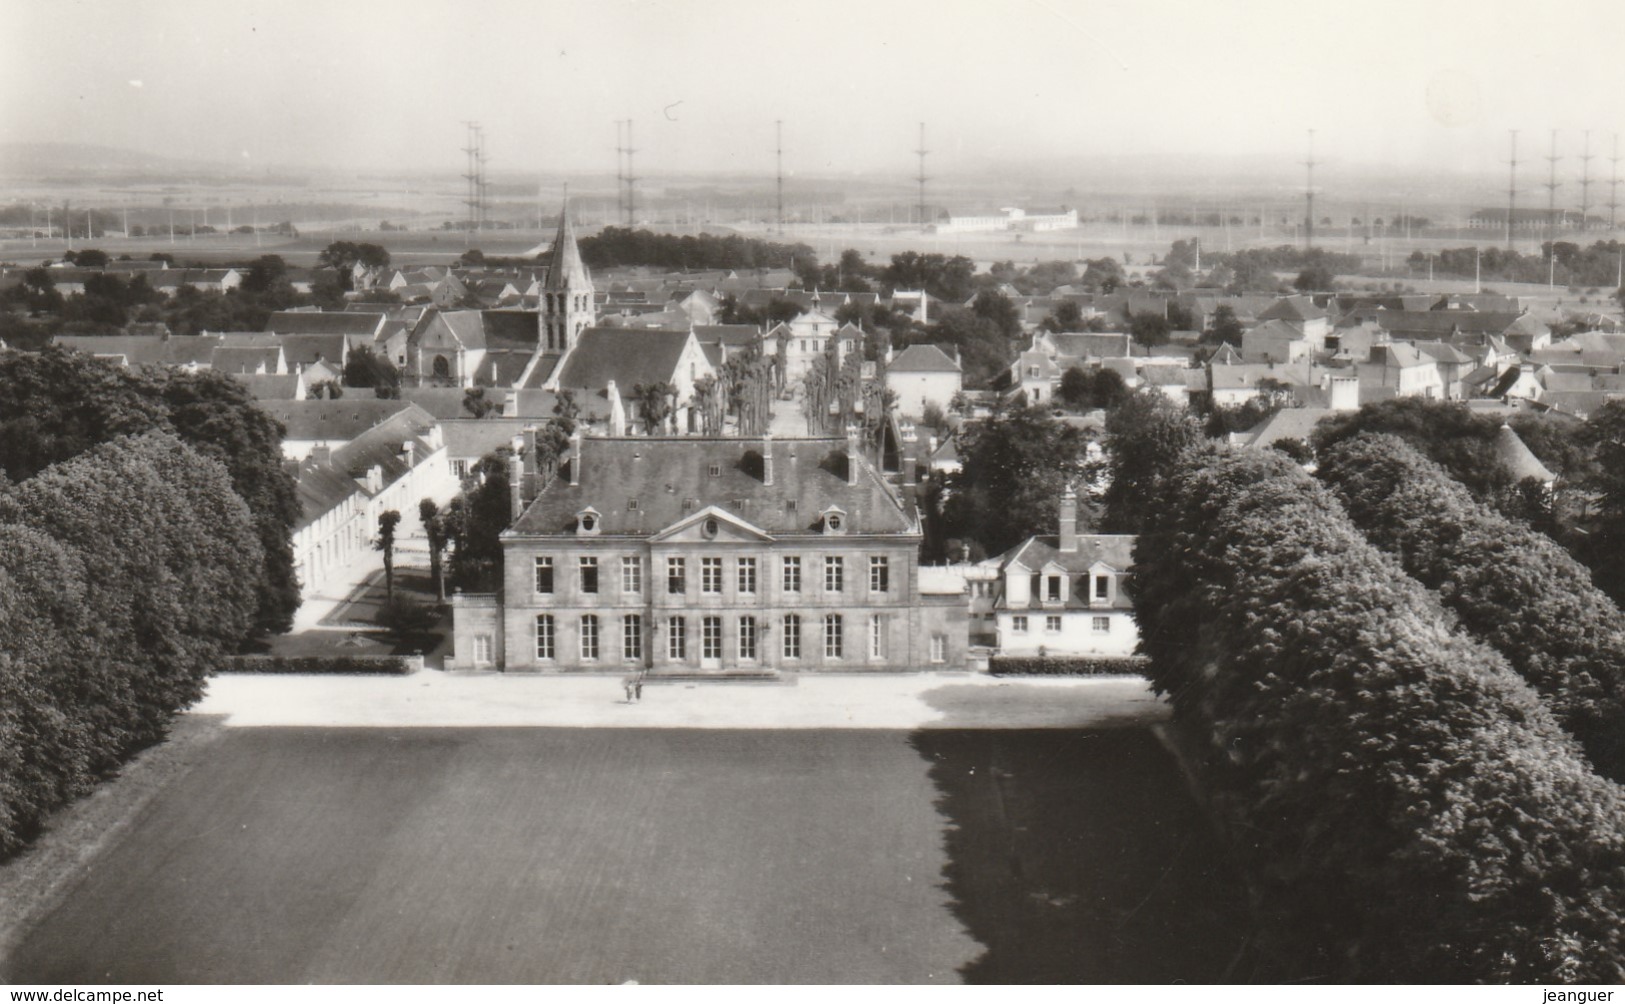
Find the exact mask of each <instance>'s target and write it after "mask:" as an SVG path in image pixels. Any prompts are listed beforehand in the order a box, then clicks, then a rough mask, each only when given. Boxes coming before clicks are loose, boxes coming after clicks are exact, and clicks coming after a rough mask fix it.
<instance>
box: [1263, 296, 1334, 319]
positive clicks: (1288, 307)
mask: <svg viewBox="0 0 1625 1004" xmlns="http://www.w3.org/2000/svg"><path fill="white" fill-rule="evenodd" d="M1325 316H1327V315H1326V312H1325V311H1324V310H1321V309H1320V308H1319V307H1317V306H1315V301H1313V300H1311V299H1309V298H1308V297H1307V296H1283V297H1281V298H1280V299H1279V300H1276V301H1275V302H1274V303H1273V304H1271V305H1270V307H1269V309H1267V310H1265V311H1263V312H1262V313H1260V314H1259V315H1258V319H1259V320H1260V321H1274V320H1281V321H1316V320H1319V319H1321V318H1323V317H1325Z"/></svg>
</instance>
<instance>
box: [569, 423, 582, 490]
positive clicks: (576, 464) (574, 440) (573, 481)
mask: <svg viewBox="0 0 1625 1004" xmlns="http://www.w3.org/2000/svg"><path fill="white" fill-rule="evenodd" d="M579 484H581V429H580V427H577V428H576V431H574V432H572V433H570V487H572V488H574V487H575V486H577V485H579Z"/></svg>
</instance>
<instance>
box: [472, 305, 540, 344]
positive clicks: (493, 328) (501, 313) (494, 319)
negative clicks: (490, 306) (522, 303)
mask: <svg viewBox="0 0 1625 1004" xmlns="http://www.w3.org/2000/svg"><path fill="white" fill-rule="evenodd" d="M480 317H481V319H482V320H483V321H484V323H485V344H486V347H487V348H493V349H494V348H515V349H517V348H530V349H534V348H536V344H537V342H539V341H540V340H541V314H540V313H539V312H538V311H534V310H482V311H480Z"/></svg>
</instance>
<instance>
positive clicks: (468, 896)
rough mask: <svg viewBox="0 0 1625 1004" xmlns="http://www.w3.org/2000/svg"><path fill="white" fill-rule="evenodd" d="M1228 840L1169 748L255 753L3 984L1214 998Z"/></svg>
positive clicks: (409, 734)
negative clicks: (1042, 984) (1220, 843)
mask: <svg viewBox="0 0 1625 1004" xmlns="http://www.w3.org/2000/svg"><path fill="white" fill-rule="evenodd" d="M1212 846H1213V841H1212V839H1211V837H1210V836H1209V835H1208V834H1207V833H1206V831H1205V829H1204V828H1203V825H1202V823H1201V819H1200V816H1199V815H1198V813H1197V812H1196V810H1195V808H1194V806H1193V805H1192V804H1191V802H1190V800H1189V798H1188V797H1187V795H1186V793H1185V790H1184V788H1183V787H1182V785H1181V782H1180V780H1179V777H1178V775H1177V772H1176V771H1175V769H1174V767H1173V765H1172V763H1171V761H1170V760H1169V758H1168V756H1167V755H1166V754H1165V753H1164V752H1163V750H1162V749H1161V747H1160V746H1158V744H1157V743H1156V741H1155V739H1154V738H1153V737H1152V736H1151V735H1150V734H1149V733H1147V732H1145V731H1144V730H1142V729H1116V730H1107V731H1099V732H1073V731H1061V730H1046V731H1002V732H1001V731H983V732H971V731H965V732H960V731H933V732H914V733H906V732H885V731H856V730H854V731H782V732H775V731H722V730H675V729H674V730H638V729H440V730H434V729H418V730H408V729H401V730H394V729H242V730H236V731H232V732H230V733H229V734H227V735H226V736H225V738H224V739H222V740H221V741H220V743H219V745H218V746H217V747H216V750H215V752H214V754H213V755H212V756H211V757H210V758H209V760H208V761H207V762H204V763H202V764H200V765H199V766H197V767H196V768H195V769H194V770H193V771H192V772H191V773H190V774H188V775H185V776H184V777H182V778H180V779H178V780H177V781H175V782H174V783H172V784H171V786H170V787H169V788H168V789H167V790H166V791H164V792H163V793H161V794H160V795H159V796H158V797H157V799H156V800H155V801H154V802H153V803H152V804H151V805H150V806H149V807H148V808H147V810H146V811H145V812H144V813H143V815H142V816H141V817H140V818H139V819H137V820H136V822H135V824H134V825H133V826H132V827H131V829H130V831H129V832H128V834H127V835H126V836H125V837H124V839H123V840H121V841H120V842H119V843H117V844H116V845H114V846H113V847H111V848H110V849H109V850H108V851H107V852H106V853H104V854H103V855H102V856H101V857H99V858H98V859H97V860H96V861H95V863H94V866H93V867H92V869H91V870H90V872H89V873H88V874H87V875H86V876H85V878H84V880H83V882H82V883H81V884H80V885H79V886H78V887H77V888H76V889H75V890H74V891H73V892H72V893H71V894H70V896H69V897H68V898H67V900H66V901H65V902H64V903H63V904H62V905H61V906H60V907H59V908H58V909H57V910H56V911H55V912H53V913H51V914H49V915H48V916H46V917H45V918H44V920H43V921H42V922H41V923H40V924H39V925H38V926H37V927H36V928H35V930H33V931H32V932H30V933H29V934H28V935H27V936H26V937H25V938H24V939H23V941H22V943H21V944H20V946H19V947H18V950H17V951H16V952H15V954H14V955H13V957H12V958H11V959H10V960H9V962H8V963H7V964H6V965H5V966H4V969H3V976H4V978H5V979H6V980H9V981H12V982H24V983H72V982H96V981H108V982H121V983H170V982H178V983H198V982H227V983H230V982H273V983H274V982H307V981H308V982H323V983H325V982H369V983H370V982H414V983H415V982H431V983H432V982H498V983H506V982H540V983H554V982H567V983H569V982H585V983H604V982H620V981H623V980H629V979H635V980H639V981H642V982H676V983H731V982H746V983H750V982H834V983H852V982H882V983H884V982H903V983H924V982H957V981H961V980H971V981H976V982H988V981H1016V982H1020V981H1057V982H1060V981H1065V982H1123V981H1136V982H1153V983H1155V982H1167V981H1173V980H1186V981H1216V980H1221V979H1224V978H1226V976H1227V974H1228V973H1229V970H1227V967H1228V966H1229V965H1231V962H1232V959H1233V958H1234V957H1235V956H1236V954H1237V951H1238V948H1239V947H1240V946H1241V945H1242V944H1243V942H1244V940H1245V937H1246V924H1245V917H1244V913H1243V910H1242V907H1241V903H1242V901H1243V896H1242V893H1241V891H1240V889H1239V887H1238V885H1237V884H1236V882H1235V880H1234V879H1233V877H1232V876H1231V875H1230V874H1229V872H1228V871H1227V870H1226V869H1225V868H1224V867H1223V866H1222V865H1221V864H1220V863H1219V862H1217V861H1215V860H1214V859H1213V855H1212V853H1211V848H1212Z"/></svg>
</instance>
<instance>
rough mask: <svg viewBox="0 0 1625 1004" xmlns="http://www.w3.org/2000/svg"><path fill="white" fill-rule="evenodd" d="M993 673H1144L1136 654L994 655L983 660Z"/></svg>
mask: <svg viewBox="0 0 1625 1004" xmlns="http://www.w3.org/2000/svg"><path fill="white" fill-rule="evenodd" d="M987 669H988V672H989V673H991V674H992V675H994V676H1144V675H1145V674H1146V669H1147V663H1146V660H1145V659H1143V658H1141V657H1139V656H1117V657H1111V656H1087V655H1059V656H1056V655H1051V656H1036V655H995V656H992V657H991V658H989V659H988V661H987Z"/></svg>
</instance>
